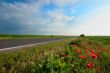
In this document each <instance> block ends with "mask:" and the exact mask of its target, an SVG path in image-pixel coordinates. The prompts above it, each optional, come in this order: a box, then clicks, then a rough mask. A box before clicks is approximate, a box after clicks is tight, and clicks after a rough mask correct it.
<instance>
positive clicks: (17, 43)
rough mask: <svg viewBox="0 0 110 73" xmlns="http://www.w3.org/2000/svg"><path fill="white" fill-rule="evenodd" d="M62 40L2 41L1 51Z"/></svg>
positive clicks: (0, 42) (0, 41)
mask: <svg viewBox="0 0 110 73" xmlns="http://www.w3.org/2000/svg"><path fill="white" fill-rule="evenodd" d="M61 39H64V38H36V39H2V40H0V49H6V48H11V47H17V46H23V45H30V44H37V43H45V42H50V41H56V40H61Z"/></svg>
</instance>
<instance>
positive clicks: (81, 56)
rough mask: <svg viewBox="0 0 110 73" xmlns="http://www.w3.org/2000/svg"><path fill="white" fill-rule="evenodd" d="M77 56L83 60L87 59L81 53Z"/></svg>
mask: <svg viewBox="0 0 110 73" xmlns="http://www.w3.org/2000/svg"><path fill="white" fill-rule="evenodd" d="M79 58H82V59H84V60H87V57H85V56H83V55H80V56H79Z"/></svg>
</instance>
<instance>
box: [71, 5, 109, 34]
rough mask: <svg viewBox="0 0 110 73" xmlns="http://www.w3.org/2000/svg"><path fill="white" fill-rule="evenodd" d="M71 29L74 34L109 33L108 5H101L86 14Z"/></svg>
mask: <svg viewBox="0 0 110 73" xmlns="http://www.w3.org/2000/svg"><path fill="white" fill-rule="evenodd" d="M73 31H74V32H75V34H81V33H85V34H87V35H110V5H106V6H102V7H100V8H99V9H96V10H95V11H93V12H91V13H90V14H88V15H87V16H86V17H85V19H84V21H82V22H80V24H78V25H77V26H76V27H74V30H73Z"/></svg>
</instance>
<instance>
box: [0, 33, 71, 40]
mask: <svg viewBox="0 0 110 73" xmlns="http://www.w3.org/2000/svg"><path fill="white" fill-rule="evenodd" d="M70 37H71V36H70ZM26 38H28V39H29V38H31V39H32V38H66V36H56V35H12V34H0V39H26Z"/></svg>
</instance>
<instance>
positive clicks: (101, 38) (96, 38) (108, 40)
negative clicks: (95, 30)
mask: <svg viewBox="0 0 110 73" xmlns="http://www.w3.org/2000/svg"><path fill="white" fill-rule="evenodd" d="M86 38H89V39H91V40H94V41H98V42H101V43H102V44H104V45H107V44H110V36H87V37H86Z"/></svg>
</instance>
